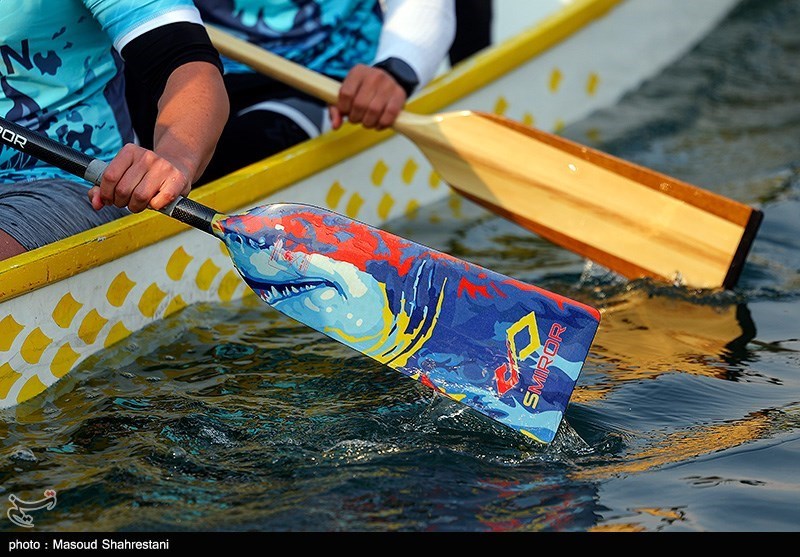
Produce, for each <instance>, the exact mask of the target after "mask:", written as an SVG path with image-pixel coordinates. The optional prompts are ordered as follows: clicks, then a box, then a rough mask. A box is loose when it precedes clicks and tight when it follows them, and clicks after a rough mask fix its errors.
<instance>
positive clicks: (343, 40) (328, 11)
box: [195, 0, 383, 78]
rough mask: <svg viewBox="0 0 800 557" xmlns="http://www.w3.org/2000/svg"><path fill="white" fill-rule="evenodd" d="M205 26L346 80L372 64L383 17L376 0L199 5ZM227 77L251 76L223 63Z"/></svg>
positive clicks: (212, 0) (223, 0)
mask: <svg viewBox="0 0 800 557" xmlns="http://www.w3.org/2000/svg"><path fill="white" fill-rule="evenodd" d="M195 4H196V5H197V7H198V8H199V9H200V14H201V15H202V17H203V20H204V21H206V22H207V23H210V24H216V25H218V26H220V27H222V28H225V29H226V30H228V31H231V32H232V33H233V34H234V35H237V36H239V37H240V38H243V39H246V40H248V41H250V42H252V43H255V44H257V45H259V46H261V47H263V48H266V49H268V50H270V51H272V52H274V53H275V54H279V55H281V56H283V57H285V58H288V59H289V60H292V61H294V62H297V63H299V64H302V65H304V66H306V67H308V68H311V69H312V70H314V71H317V72H320V73H324V74H327V75H329V76H331V77H335V78H343V77H344V76H345V75H347V72H348V71H349V70H350V68H352V67H353V66H354V65H356V64H358V63H361V64H371V63H372V61H373V59H374V57H375V52H376V51H377V48H378V39H379V38H380V34H381V27H382V23H383V13H382V11H381V7H380V2H379V1H378V0H313V1H312V0H294V1H290V0H275V1H269V0H195ZM222 61H223V64H224V66H225V71H226V72H227V73H245V72H252V71H253V70H252V69H250V68H248V67H247V66H245V65H243V64H240V63H238V62H236V61H234V60H230V59H228V58H225V57H223V60H222Z"/></svg>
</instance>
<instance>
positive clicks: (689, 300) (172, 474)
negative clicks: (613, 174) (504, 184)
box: [0, 0, 800, 532]
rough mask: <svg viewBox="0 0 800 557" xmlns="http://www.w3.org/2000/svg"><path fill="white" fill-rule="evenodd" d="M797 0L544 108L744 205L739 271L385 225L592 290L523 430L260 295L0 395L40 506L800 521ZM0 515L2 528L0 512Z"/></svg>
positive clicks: (0, 458)
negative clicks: (585, 320)
mask: <svg viewBox="0 0 800 557" xmlns="http://www.w3.org/2000/svg"><path fill="white" fill-rule="evenodd" d="M798 29H800V3H798V2H797V1H796V0H751V1H747V2H744V3H743V4H742V5H741V6H740V8H739V9H737V10H736V11H735V12H734V13H733V14H731V16H730V17H729V18H728V19H727V20H726V21H725V22H724V23H723V24H722V25H721V26H720V28H719V29H717V30H716V31H715V32H713V33H712V34H711V35H710V36H708V37H707V38H706V39H705V40H704V41H703V42H702V43H701V44H700V45H698V46H697V48H696V49H694V50H693V51H692V52H691V53H690V54H689V55H688V56H686V57H685V58H684V59H682V60H681V61H680V62H678V63H676V64H674V65H673V66H671V67H670V68H668V69H667V70H666V71H665V72H664V73H663V74H662V75H660V76H659V77H658V78H656V79H653V80H652V81H650V82H648V83H646V84H645V85H644V86H643V87H642V88H641V89H640V90H638V91H636V92H634V93H632V94H631V95H629V96H627V97H626V98H625V99H623V101H622V102H621V103H620V104H619V105H618V106H616V107H614V108H613V109H609V110H606V111H603V112H601V113H598V114H594V115H592V116H591V117H590V118H588V119H586V120H585V121H582V122H580V123H578V124H576V125H574V126H571V127H569V128H567V129H566V130H564V131H563V134H564V135H565V136H567V137H570V138H572V139H575V140H577V141H580V142H582V143H586V144H590V145H592V146H594V147H597V148H600V149H603V150H605V151H607V152H609V153H612V154H615V155H617V156H620V157H622V158H625V159H627V160H631V161H633V162H636V163H639V164H642V165H644V166H647V167H650V168H653V169H655V170H658V171H661V172H664V173H666V174H669V175H672V176H675V177H676V178H680V179H682V180H685V181H688V182H690V183H694V184H697V185H700V186H702V187H705V188H708V189H710V190H712V191H715V192H718V193H720V194H723V195H726V196H729V197H732V198H734V199H737V200H739V201H743V202H745V203H749V204H752V205H755V206H757V207H759V208H761V209H762V210H763V211H764V213H765V219H764V222H763V224H762V227H761V230H760V231H759V234H758V237H757V239H756V242H755V244H754V245H753V248H752V251H751V254H750V257H749V258H748V262H747V265H746V266H745V268H744V272H743V274H742V277H741V280H740V282H739V284H738V286H737V288H736V289H735V290H733V291H729V292H708V291H693V290H688V289H685V288H678V287H673V286H667V285H656V284H653V283H650V282H647V281H633V282H629V281H625V280H622V279H621V278H620V277H618V276H616V275H614V274H613V273H610V272H608V271H607V270H605V269H603V268H600V267H597V266H596V265H592V264H589V263H587V262H586V261H584V260H583V259H581V258H579V257H578V256H576V255H574V254H572V253H570V252H568V251H566V250H563V249H561V248H558V247H556V246H553V245H552V244H550V243H548V242H546V241H545V240H542V239H540V238H538V237H537V236H535V235H533V234H531V233H528V232H526V231H524V230H522V229H520V228H519V227H517V226H515V225H513V224H511V223H509V222H507V221H504V220H502V219H500V218H498V217H495V216H493V215H491V214H488V213H486V212H484V211H483V210H481V209H478V208H477V207H474V206H471V205H468V204H466V203H463V210H462V216H461V217H460V218H456V217H454V216H450V212H449V210H445V209H446V206H445V204H443V205H442V206H438V207H437V206H434V207H427V208H425V209H423V210H421V211H420V212H419V214H417V215H416V218H415V219H414V220H413V221H406V222H397V223H391V224H390V225H389V226H387V227H385V228H387V229H389V230H391V231H393V232H395V233H398V234H400V235H403V236H406V237H408V238H411V239H413V240H416V241H418V242H421V243H424V244H428V245H430V246H432V247H434V248H437V249H440V250H443V251H447V252H449V253H452V254H454V255H455V256H457V257H460V258H462V259H468V260H470V261H473V262H475V263H478V264H480V265H483V266H485V267H488V268H491V269H494V270H496V271H499V272H501V273H504V274H507V275H510V276H513V277H515V278H518V279H521V280H523V281H527V282H530V283H533V284H536V285H538V286H542V287H544V288H547V289H549V290H553V291H556V292H559V293H562V294H564V295H567V296H569V297H572V298H574V299H577V300H580V301H582V302H585V303H588V304H590V305H593V306H595V307H597V308H598V309H600V310H601V311H602V313H603V321H602V323H601V327H600V330H599V332H598V334H597V337H596V340H595V343H594V345H593V348H592V351H591V354H590V357H589V359H588V361H587V363H586V365H585V366H584V369H583V372H582V374H581V376H580V379H579V381H578V388H577V389H576V390H575V392H574V395H573V398H572V401H571V403H570V406H569V408H568V411H567V415H566V419H565V422H564V423H563V425H562V428H561V430H560V431H559V434H558V436H557V438H556V440H555V441H554V442H553V443H552V444H551V445H547V446H542V445H537V444H535V443H533V442H531V441H528V440H526V439H521V438H520V437H519V436H518V435H517V434H515V433H514V432H513V431H510V430H507V429H506V428H504V427H503V426H500V425H498V424H496V423H494V422H492V421H490V420H488V419H486V418H484V417H482V416H479V415H477V414H476V413H473V412H472V411H470V410H467V409H466V408H465V407H464V406H462V405H459V404H458V403H456V402H453V401H451V400H448V399H445V398H443V397H441V396H438V395H436V394H435V393H434V392H433V391H431V390H430V389H428V388H427V387H425V386H423V385H421V384H419V383H417V382H415V381H412V380H410V379H408V378H406V377H404V376H402V375H400V374H399V373H397V372H395V371H392V370H391V369H389V368H386V367H383V366H381V365H380V364H378V363H376V362H375V361H373V360H371V359H369V358H367V357H365V356H362V355H360V354H358V353H355V352H353V351H351V350H350V349H348V348H346V347H344V346H343V345H340V344H338V343H336V342H334V341H332V340H330V339H328V338H327V337H325V336H323V335H321V334H318V333H316V332H314V331H312V330H310V329H309V328H307V327H305V326H303V325H300V324H298V323H296V322H294V321H292V320H291V319H289V318H287V317H284V316H282V315H281V314H279V313H278V312H276V311H275V310H272V309H271V308H270V307H269V306H266V305H264V304H262V303H261V302H260V301H259V300H257V299H255V298H252V297H250V298H247V299H245V300H244V301H242V302H237V303H233V304H229V305H215V306H205V305H199V306H194V307H190V308H187V309H186V310H185V311H183V312H182V313H180V314H178V315H174V316H172V317H170V318H169V319H167V320H164V321H163V322H160V323H158V324H157V326H155V327H151V328H149V329H147V330H145V331H142V332H141V333H139V334H137V335H134V336H133V337H131V338H129V339H127V340H125V341H123V343H121V344H120V345H117V346H116V347H114V348H113V349H111V350H108V351H107V352H105V353H104V354H102V355H100V356H98V357H95V358H92V359H91V360H90V361H87V362H86V363H85V365H84V366H83V368H82V369H81V370H80V371H79V372H76V373H73V374H71V375H70V376H69V377H68V378H66V379H64V380H62V381H61V382H59V383H58V384H57V385H56V386H54V387H53V388H52V389H50V390H48V392H47V393H46V394H45V395H44V396H42V397H39V398H38V399H36V400H35V401H31V403H26V404H24V405H22V406H20V407H19V408H17V409H16V411H14V412H12V411H4V412H3V413H2V414H1V415H0V430H2V439H3V441H2V445H1V446H0V450H1V452H0V485H1V486H2V487H0V497H3V498H6V497H7V496H8V495H9V494H17V495H20V496H23V495H26V496H28V497H29V498H38V497H40V496H41V493H42V491H43V490H44V489H47V488H53V489H56V490H57V492H58V504H57V507H56V508H54V509H53V510H50V511H39V512H38V513H37V515H36V529H37V530H39V531H62V532H64V531H132V530H148V531H158V530H169V531H173V530H193V531H204V530H231V531H243V530H257V531H380V532H387V531H416V532H420V531H458V532H481V531H558V532H583V531H602V530H627V531H645V532H681V531H706V532H708V531H711V532H734V531H794V532H796V531H800V476H799V475H798V473H797V470H798V465H797V463H798V461H800V373H799V371H800V324H799V323H798V316H800V221H799V218H798V217H799V216H800V63H798V60H800V33H798V32H797V30H798ZM0 524H2V526H0V529H5V530H13V528H14V527H13V525H11V523H10V522H8V521H0Z"/></svg>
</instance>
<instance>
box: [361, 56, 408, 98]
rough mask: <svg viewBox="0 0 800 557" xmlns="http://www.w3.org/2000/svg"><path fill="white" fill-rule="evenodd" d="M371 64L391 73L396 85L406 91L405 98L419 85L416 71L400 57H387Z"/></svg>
mask: <svg viewBox="0 0 800 557" xmlns="http://www.w3.org/2000/svg"><path fill="white" fill-rule="evenodd" d="M372 66H373V67H374V68H380V69H382V70H383V71H385V72H386V73H388V74H389V75H391V76H392V77H393V78H394V80H395V81H396V82H397V83H398V85H400V87H402V88H403V90H404V91H405V92H406V98H408V97H410V96H411V93H413V92H414V89H416V88H417V86H419V77H417V74H416V72H415V71H414V70H413V69H412V68H411V66H409V65H408V64H407V63H406V62H404V61H402V60H401V59H400V58H387V59H386V60H381V61H380V62H377V63H376V64H373V65H372Z"/></svg>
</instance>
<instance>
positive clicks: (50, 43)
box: [0, 0, 202, 186]
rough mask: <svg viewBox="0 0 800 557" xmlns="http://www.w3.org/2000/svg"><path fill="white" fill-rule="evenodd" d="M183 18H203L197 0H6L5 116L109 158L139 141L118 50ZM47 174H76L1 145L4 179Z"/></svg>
mask: <svg viewBox="0 0 800 557" xmlns="http://www.w3.org/2000/svg"><path fill="white" fill-rule="evenodd" d="M179 21H191V22H194V23H202V21H201V19H200V15H199V13H198V11H197V8H196V7H195V6H194V4H193V3H192V2H191V0H1V1H0V88H1V89H2V92H0V114H2V115H3V116H5V117H6V118H7V119H9V120H12V121H15V122H17V123H18V124H20V125H22V126H26V127H28V128H31V129H34V130H37V131H39V132H42V133H45V134H47V135H49V136H50V137H51V138H53V139H55V140H56V141H59V142H62V143H65V144H67V145H69V146H71V147H74V148H76V149H78V150H80V151H83V152H84V153H86V154H88V155H91V156H93V157H97V158H99V159H103V160H106V161H108V160H111V159H112V158H113V157H114V155H115V154H116V153H117V151H119V150H120V149H121V148H122V146H123V145H124V144H125V143H128V142H132V141H133V140H134V134H133V128H132V126H131V121H130V116H129V113H128V108H127V104H126V102H125V82H124V78H123V73H122V60H121V57H120V55H119V52H120V51H121V50H122V48H123V47H124V46H125V45H126V44H128V43H129V42H130V41H131V40H133V39H135V38H136V37H138V36H139V35H141V34H143V33H145V32H147V31H149V30H151V29H154V28H157V27H159V26H161V25H164V24H167V23H174V22H179ZM41 178H72V179H74V177H73V176H72V175H70V174H68V173H66V172H63V171H61V170H59V169H57V168H54V167H51V166H48V165H46V164H44V163H41V162H38V161H37V160H35V159H32V158H31V157H30V156H28V155H23V154H21V153H18V152H16V151H14V150H12V149H9V148H7V147H3V148H2V152H0V181H2V182H16V181H21V180H37V179H41ZM87 186H88V184H87Z"/></svg>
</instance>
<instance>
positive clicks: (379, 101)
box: [333, 64, 406, 130]
mask: <svg viewBox="0 0 800 557" xmlns="http://www.w3.org/2000/svg"><path fill="white" fill-rule="evenodd" d="M405 102H406V94H405V91H404V90H403V88H402V87H400V85H398V83H397V82H396V81H395V80H394V78H393V77H392V76H391V75H389V74H388V73H387V72H385V71H383V70H381V69H379V68H373V67H370V66H365V65H363V64H359V65H357V66H354V67H353V69H351V70H350V73H348V75H347V77H346V78H345V80H344V81H343V82H342V86H341V88H340V89H339V99H338V104H337V106H336V107H337V109H338V110H339V112H340V113H341V114H342V115H345V116H347V118H348V119H349V120H350V122H352V123H354V124H361V125H363V126H364V127H365V128H374V129H378V130H381V129H385V128H388V127H390V126H391V125H392V124H394V121H395V120H396V119H397V116H398V115H399V114H400V111H401V110H402V109H403V106H404V105H405ZM333 123H334V124H335V122H333Z"/></svg>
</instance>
